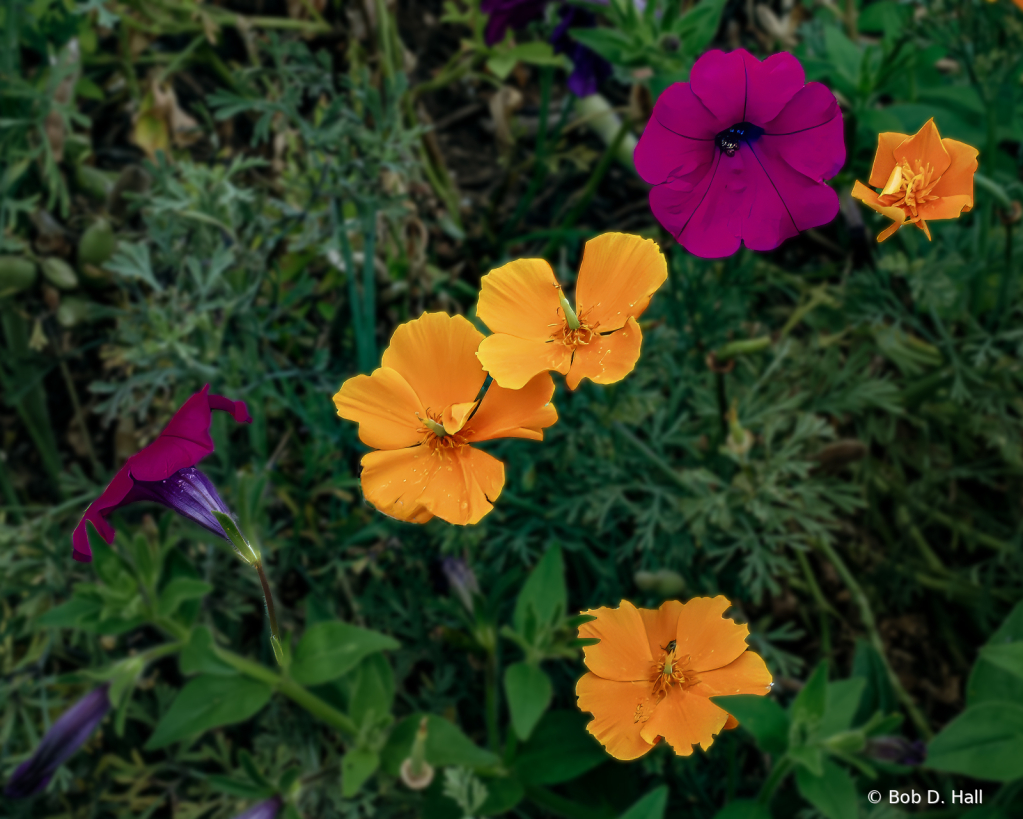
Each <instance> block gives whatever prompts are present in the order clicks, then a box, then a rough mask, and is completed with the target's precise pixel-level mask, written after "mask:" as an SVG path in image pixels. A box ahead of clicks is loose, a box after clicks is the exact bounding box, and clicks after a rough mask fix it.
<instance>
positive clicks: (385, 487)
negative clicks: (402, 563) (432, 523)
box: [361, 446, 439, 523]
mask: <svg viewBox="0 0 1023 819" xmlns="http://www.w3.org/2000/svg"><path fill="white" fill-rule="evenodd" d="M438 466H439V463H438V461H437V459H435V458H433V457H432V453H431V452H430V449H429V447H427V446H413V447H409V448H408V449H392V450H387V449H385V450H380V451H378V452H370V453H369V454H367V455H364V456H363V458H362V478H361V481H362V494H363V495H365V496H366V500H368V501H369V502H370V503H372V504H373V505H374V506H375V507H376V508H377V509H379V510H380V511H381V512H383V513H384V514H385V515H387V516H389V517H392V518H395V519H397V520H403V521H407V522H409V523H426V521H428V520H429V519H430V518H432V517H433V514H432V513H431V512H430V511H429V510H428V509H427V508H426V507H424V506H423V504H422V503H420V502H419V498H420V497H421V496H422V494H423V491H424V490H425V489H426V484H427V483H428V482H429V480H430V478H431V477H432V476H433V473H434V472H436V470H437V467H438Z"/></svg>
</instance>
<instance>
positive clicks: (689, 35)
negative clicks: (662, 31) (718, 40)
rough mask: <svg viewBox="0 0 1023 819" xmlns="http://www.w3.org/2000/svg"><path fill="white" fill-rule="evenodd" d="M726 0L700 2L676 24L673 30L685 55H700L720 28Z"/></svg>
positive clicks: (702, 0)
mask: <svg viewBox="0 0 1023 819" xmlns="http://www.w3.org/2000/svg"><path fill="white" fill-rule="evenodd" d="M726 4H727V0H700V2H699V3H696V4H695V5H693V6H690V8H689V11H688V12H687V13H686V14H685V16H684V17H682V19H681V20H679V22H678V23H677V25H676V27H675V29H676V33H677V34H678V36H679V38H680V39H681V40H682V49H683V50H684V51H685V53H687V54H692V55H694V56H695V55H697V54H699V53H701V52H702V51H703V50H704V49H705V48H706V47H707V46H708V45H709V44H710V41H711V40H713V39H714V35H715V34H717V32H718V29H719V28H720V27H721V15H722V14H723V13H724V11H725V5H726Z"/></svg>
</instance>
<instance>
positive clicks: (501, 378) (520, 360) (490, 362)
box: [476, 333, 572, 390]
mask: <svg viewBox="0 0 1023 819" xmlns="http://www.w3.org/2000/svg"><path fill="white" fill-rule="evenodd" d="M476 356H477V358H479V360H480V363H481V364H482V365H483V368H484V369H485V370H486V371H487V372H488V373H490V374H491V375H492V376H493V378H494V381H496V382H497V383H498V384H500V385H501V386H502V387H507V388H508V389H510V390H518V389H522V388H523V387H524V386H525V385H526V384H527V383H528V382H529V381H530V380H532V379H533V378H535V377H536V376H537V375H539V374H540V373H544V372H547V371H548V370H556V371H557V372H559V373H562V374H564V373H567V372H568V368H569V367H570V366H571V364H572V351H571V350H570V349H569V348H568V347H566V346H565V345H564V344H563V343H561V342H560V341H555V340H551V339H547V340H543V339H539V338H516V337H515V336H513V335H508V334H506V333H499V334H496V335H492V336H487V337H486V338H485V339H483V341H482V342H481V343H480V348H479V351H478V352H477V353H476Z"/></svg>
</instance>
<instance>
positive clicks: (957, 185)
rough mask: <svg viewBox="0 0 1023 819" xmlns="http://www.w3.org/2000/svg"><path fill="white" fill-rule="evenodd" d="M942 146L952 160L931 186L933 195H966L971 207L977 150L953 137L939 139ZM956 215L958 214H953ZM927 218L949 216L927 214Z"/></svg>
mask: <svg viewBox="0 0 1023 819" xmlns="http://www.w3.org/2000/svg"><path fill="white" fill-rule="evenodd" d="M941 144H942V146H943V147H944V148H945V151H946V152H947V153H948V155H949V158H950V159H951V160H952V161H951V163H950V164H949V166H948V170H946V171H945V173H943V174H942V175H941V179H939V180H938V182H937V184H936V185H935V186H934V187H933V188H931V194H932V195H933V196H942V197H949V196H967V197H969V199H970V203H969V204H970V207H973V175H974V174H975V173H976V172H977V155H978V153H979V152H978V151H977V149H976V148H974V147H973V146H972V145H967V144H966V143H965V142H957V141H956V140H954V139H943V140H941ZM955 215H956V216H958V215H959V214H958V213H957V214H955ZM927 218H928V219H942V218H949V217H942V216H928V217H927Z"/></svg>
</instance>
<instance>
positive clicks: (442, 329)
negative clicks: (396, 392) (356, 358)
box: [383, 313, 487, 414]
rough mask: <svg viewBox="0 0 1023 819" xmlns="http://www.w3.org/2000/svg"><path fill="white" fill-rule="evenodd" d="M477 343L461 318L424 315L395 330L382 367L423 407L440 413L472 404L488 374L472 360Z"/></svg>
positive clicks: (478, 336)
mask: <svg viewBox="0 0 1023 819" xmlns="http://www.w3.org/2000/svg"><path fill="white" fill-rule="evenodd" d="M482 340H483V334H482V333H481V332H480V331H479V330H477V329H476V328H475V327H473V326H472V325H471V324H470V323H469V322H468V321H467V320H466V319H465V318H463V317H462V316H449V315H447V314H445V313H424V314H423V315H422V316H420V317H419V318H417V319H416V320H415V321H409V322H406V323H405V324H402V325H401V326H400V327H398V329H397V330H395V331H394V335H393V336H391V346H390V347H388V348H387V349H386V350H384V356H383V366H385V367H390V368H391V369H392V370H397V371H398V372H399V373H401V375H402V376H403V377H404V379H405V380H406V381H407V382H408V383H409V385H410V386H411V387H412V389H413V390H415V392H416V395H418V396H419V400H420V402H421V403H422V405H423V406H424V407H425V408H426V409H428V410H433V411H434V412H435V413H437V414H439V413H441V412H443V411H444V409H445V408H446V407H448V406H450V405H451V404H460V403H463V402H465V401H472V400H474V399H475V398H476V395H477V393H478V392H479V391H480V387H482V386H483V382H484V381H485V380H486V377H487V374H486V373H485V372H483V367H482V366H481V365H480V362H479V359H477V358H476V350H477V349H479V346H480V342H481V341H482Z"/></svg>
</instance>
